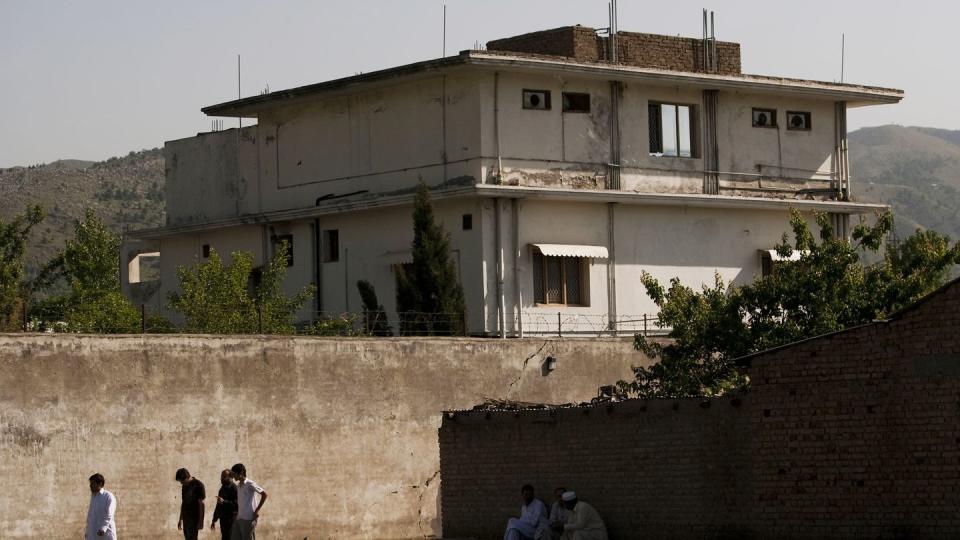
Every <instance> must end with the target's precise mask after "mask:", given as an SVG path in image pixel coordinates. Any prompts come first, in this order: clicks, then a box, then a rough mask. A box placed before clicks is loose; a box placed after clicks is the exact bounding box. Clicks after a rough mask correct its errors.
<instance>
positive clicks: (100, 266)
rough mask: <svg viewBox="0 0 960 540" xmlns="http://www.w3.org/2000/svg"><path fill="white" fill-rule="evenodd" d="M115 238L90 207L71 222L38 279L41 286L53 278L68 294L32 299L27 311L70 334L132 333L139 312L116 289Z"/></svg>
mask: <svg viewBox="0 0 960 540" xmlns="http://www.w3.org/2000/svg"><path fill="white" fill-rule="evenodd" d="M119 260H120V236H119V235H118V234H116V233H114V232H112V231H111V230H110V229H108V228H107V227H106V226H105V225H104V224H103V221H101V220H100V219H99V218H98V217H97V216H96V214H95V213H94V212H93V210H91V209H87V210H86V211H85V212H84V218H83V219H82V220H79V221H77V222H76V223H75V225H74V236H73V238H71V239H68V240H67V241H66V245H65V246H64V249H63V251H61V252H60V254H59V255H57V256H56V257H54V258H53V260H51V261H50V262H48V263H47V264H46V265H45V266H44V267H43V269H42V270H41V272H40V275H39V276H38V277H37V280H36V284H37V286H38V287H40V288H49V287H50V286H51V285H53V284H55V283H56V282H58V281H61V280H62V281H63V282H65V283H66V285H67V292H66V293H64V294H59V295H55V296H52V297H50V298H47V299H46V300H44V301H42V302H39V303H37V304H36V305H35V306H34V308H33V309H32V310H31V312H32V313H33V314H34V315H35V316H36V317H38V318H39V319H41V320H43V321H44V322H45V323H47V324H51V325H59V324H65V326H63V327H59V326H54V327H55V328H61V329H63V330H66V331H69V332H87V333H109V334H115V333H136V332H139V331H140V330H141V328H140V322H141V321H140V312H139V310H137V309H136V308H135V307H134V306H133V305H132V304H130V302H129V301H128V300H127V299H126V298H125V297H124V296H123V294H121V292H120V266H119Z"/></svg>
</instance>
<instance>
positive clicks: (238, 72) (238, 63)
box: [237, 54, 243, 129]
mask: <svg viewBox="0 0 960 540" xmlns="http://www.w3.org/2000/svg"><path fill="white" fill-rule="evenodd" d="M240 99H241V98H240V55H239V54H238V55H237V101H239V100H240ZM237 127H238V128H239V129H243V117H242V116H238V117H237Z"/></svg>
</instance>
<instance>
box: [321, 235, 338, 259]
mask: <svg viewBox="0 0 960 540" xmlns="http://www.w3.org/2000/svg"><path fill="white" fill-rule="evenodd" d="M322 259H323V262H325V263H329V262H337V261H339V260H340V231H339V230H337V229H327V230H325V231H323V257H322Z"/></svg>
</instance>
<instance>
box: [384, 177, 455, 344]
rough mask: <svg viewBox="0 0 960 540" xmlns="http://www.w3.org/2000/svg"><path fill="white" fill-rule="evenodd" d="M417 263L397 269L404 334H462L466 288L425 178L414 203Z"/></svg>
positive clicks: (414, 253)
mask: <svg viewBox="0 0 960 540" xmlns="http://www.w3.org/2000/svg"><path fill="white" fill-rule="evenodd" d="M412 251H413V264H412V265H409V266H406V267H399V268H398V269H397V312H398V313H399V314H400V327H401V333H404V334H441V335H444V334H446V335H449V334H460V333H462V332H463V330H464V328H463V324H464V322H463V315H464V311H465V307H464V300H463V287H462V286H461V285H460V278H459V276H458V275H457V267H456V265H455V264H454V262H453V258H452V257H451V256H450V235H449V233H447V232H446V231H444V230H443V226H442V225H441V224H439V223H437V221H436V219H435V218H434V215H433V206H432V205H431V203H430V191H429V189H428V188H427V185H426V184H425V183H424V182H423V181H422V180H421V182H420V185H419V187H418V189H417V195H416V199H415V200H414V206H413V249H412Z"/></svg>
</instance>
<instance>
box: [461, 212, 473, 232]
mask: <svg viewBox="0 0 960 540" xmlns="http://www.w3.org/2000/svg"><path fill="white" fill-rule="evenodd" d="M463 230H465V231H470V230H473V214H464V215H463Z"/></svg>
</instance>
